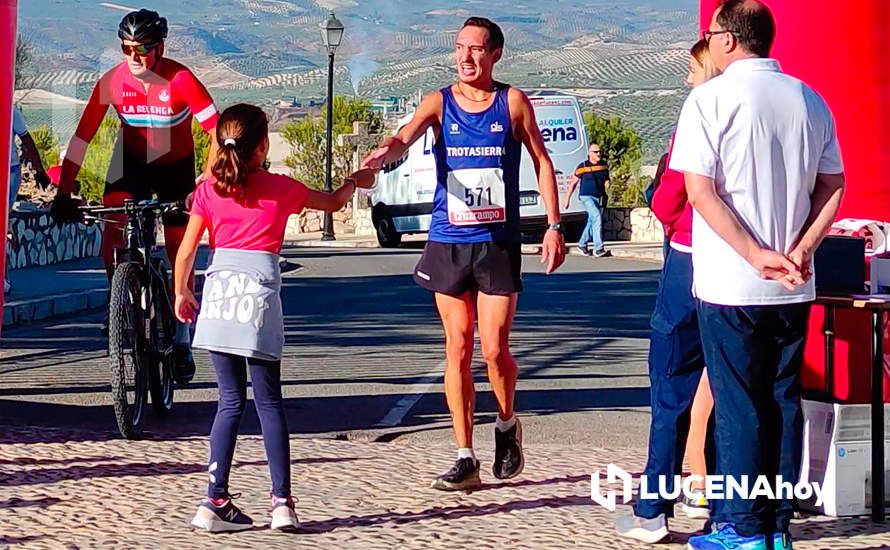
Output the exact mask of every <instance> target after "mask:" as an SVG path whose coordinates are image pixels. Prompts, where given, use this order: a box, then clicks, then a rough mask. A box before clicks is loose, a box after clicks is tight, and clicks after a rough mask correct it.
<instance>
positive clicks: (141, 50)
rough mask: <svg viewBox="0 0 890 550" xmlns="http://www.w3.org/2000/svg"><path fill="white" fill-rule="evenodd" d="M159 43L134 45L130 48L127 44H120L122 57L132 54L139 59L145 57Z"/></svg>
mask: <svg viewBox="0 0 890 550" xmlns="http://www.w3.org/2000/svg"><path fill="white" fill-rule="evenodd" d="M159 45H160V43H159V42H155V43H153V44H136V45H134V46H131V45H129V44H121V51H122V52H124V55H126V56H130V55H133V54H134V53H135V54H136V55H138V56H139V57H145V56H147V55H149V54H150V53H151V52H153V51H154V50H155V49H156V48H157V47H158V46H159Z"/></svg>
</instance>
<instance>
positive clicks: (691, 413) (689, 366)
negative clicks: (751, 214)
mask: <svg viewBox="0 0 890 550" xmlns="http://www.w3.org/2000/svg"><path fill="white" fill-rule="evenodd" d="M690 54H691V55H690V57H689V73H688V74H687V76H686V85H687V86H689V87H692V88H694V87H696V86H698V85H700V84H704V83H705V82H707V81H708V80H710V79H712V78H713V77H715V76H717V75H719V74H720V70H719V69H717V67H716V65H714V62H713V60H712V59H711V56H710V54H709V53H708V43H707V42H706V41H705V40H699V41H698V42H697V43H696V44H695V45H694V46H693V47H692V49H691V50H690ZM672 154H673V138H672V139H671V145H670V147H669V148H668V152H667V154H666V155H665V157H666V158H664V159H662V163H663V166H664V168H663V170H662V174H661V177H660V181H659V185H658V186H657V187H656V189H655V193H654V195H653V197H652V211H653V213H654V214H655V216H656V217H657V218H658V221H660V222H661V223H662V224H663V225H664V229H665V235H666V237H667V238H668V239H669V241H670V243H669V246H668V247H667V248H666V249H665V260H664V268H663V269H662V271H661V278H660V279H659V281H658V294H657V295H656V298H655V311H654V312H653V313H652V323H651V324H652V331H651V333H650V338H649V380H650V387H651V394H652V396H651V399H650V401H651V403H652V424H651V426H650V430H649V458H648V461H647V463H646V469H645V471H644V472H643V475H645V476H647V481H648V486H649V487H657V486H658V485H657V484H658V479H659V478H658V476H662V475H663V476H667V477H666V479H667V480H668V483H667V486H666V489H667V490H668V491H669V492H670V491H673V490H674V484H673V480H674V476H678V475H680V474H682V472H683V449H684V448H686V449H687V451H686V454H687V456H688V460H689V466H690V473H691V474H692V475H693V476H701V481H700V482H698V481H696V482H695V483H693V484H692V489H693V490H694V491H695V495H694V496H693V497H691V498H688V499H687V498H686V496H685V495H682V494H681V499H682V500H681V504H680V506H681V508H682V509H683V511H684V512H685V513H686V515H687V516H689V517H691V518H707V517H708V516H709V509H708V502H707V499H706V498H705V496H704V487H705V480H704V476H705V475H707V473H708V471H707V462H708V461H706V460H705V454H706V453H705V443H706V440H707V437H706V436H707V433H708V424H709V419H710V416H711V409H712V407H713V404H714V401H713V398H712V397H711V388H710V386H709V385H708V377H707V375H706V373H705V370H704V368H705V358H704V354H703V352H702V342H701V334H700V333H699V330H698V316H697V314H696V307H695V306H696V304H695V297H694V296H693V295H692V206H690V205H689V200H688V197H687V196H686V183H685V181H684V179H683V174H682V173H681V172H677V171H676V170H671V169H670V168H668V167H667V166H668V164H669V163H670V158H671V155H672ZM693 396H695V399H694V400H693ZM687 433H688V438H687ZM711 443H713V442H711ZM709 450H710V451H711V452H709V453H708V454H709V455H713V448H712V447H711V448H710V449H709ZM710 462H711V464H712V465H713V458H712V459H711V461H710ZM673 516H674V501H673V500H667V499H664V498H660V497H657V498H654V499H644V498H642V497H641V498H640V499H639V500H638V501H637V504H636V506H635V508H634V514H633V515H631V516H624V517H619V518H618V520H617V522H616V527H617V529H618V532H619V533H620V534H621V535H624V536H626V537H630V538H634V539H637V540H639V541H642V542H648V543H655V542H658V541H660V540H661V539H663V538H665V537H666V536H667V534H668V520H669V519H670V518H672V517H673Z"/></svg>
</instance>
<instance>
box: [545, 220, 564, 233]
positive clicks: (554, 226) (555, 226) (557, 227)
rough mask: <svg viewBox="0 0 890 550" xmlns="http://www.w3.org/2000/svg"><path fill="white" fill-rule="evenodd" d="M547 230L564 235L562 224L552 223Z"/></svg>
mask: <svg viewBox="0 0 890 550" xmlns="http://www.w3.org/2000/svg"><path fill="white" fill-rule="evenodd" d="M547 229H549V230H551V231H559V232H560V233H562V224H561V223H560V222H556V223H551V224H550V225H548V226H547Z"/></svg>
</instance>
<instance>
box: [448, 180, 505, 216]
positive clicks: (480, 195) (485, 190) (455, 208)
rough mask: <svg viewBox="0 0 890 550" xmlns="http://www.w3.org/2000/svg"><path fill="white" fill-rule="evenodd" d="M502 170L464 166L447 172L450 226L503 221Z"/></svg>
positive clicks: (503, 194)
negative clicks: (465, 167) (461, 168)
mask: <svg viewBox="0 0 890 550" xmlns="http://www.w3.org/2000/svg"><path fill="white" fill-rule="evenodd" d="M506 220H507V199H506V190H505V186H504V171H503V170H502V169H500V168H467V169H464V170H454V171H452V172H448V221H450V222H451V224H452V225H461V226H464V225H480V224H484V223H497V222H505V221H506Z"/></svg>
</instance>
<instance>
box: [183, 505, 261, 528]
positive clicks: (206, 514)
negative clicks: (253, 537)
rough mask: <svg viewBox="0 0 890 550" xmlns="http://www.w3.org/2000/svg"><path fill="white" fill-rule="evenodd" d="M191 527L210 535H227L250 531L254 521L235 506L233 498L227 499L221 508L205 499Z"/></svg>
mask: <svg viewBox="0 0 890 550" xmlns="http://www.w3.org/2000/svg"><path fill="white" fill-rule="evenodd" d="M191 526H192V528H194V529H201V530H203V531H207V532H209V533H227V532H232V531H244V530H245V529H250V528H251V527H253V520H252V519H250V517H249V516H248V515H247V514H245V513H244V512H242V511H241V510H240V509H239V508H238V507H237V506H235V503H234V502H232V499H231V498H227V499H226V501H225V502H224V503H223V504H222V505H221V506H217V505H215V504H213V502H212V501H211V500H210V499H204V501H203V502H201V505H200V506H198V512H197V513H196V514H195V517H194V519H192V523H191Z"/></svg>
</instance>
